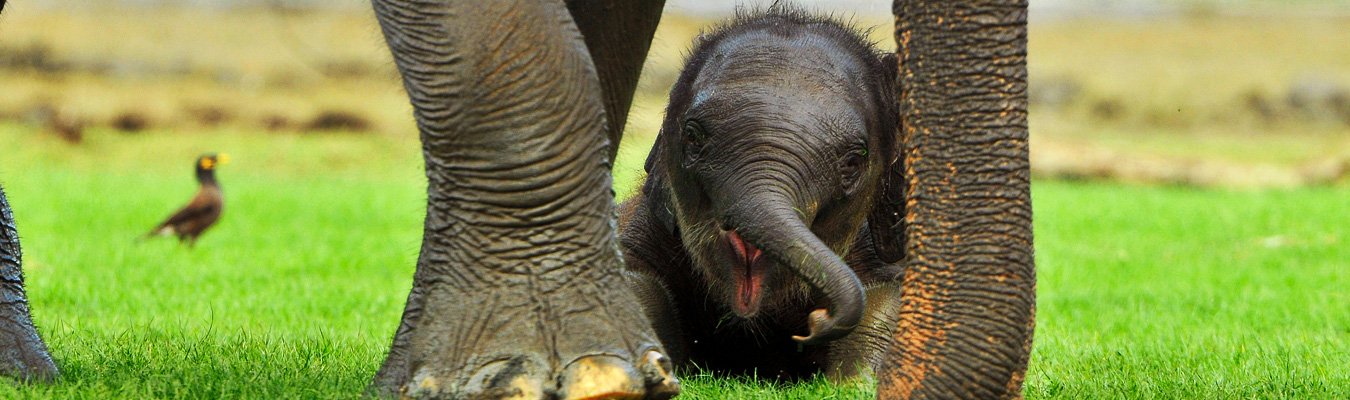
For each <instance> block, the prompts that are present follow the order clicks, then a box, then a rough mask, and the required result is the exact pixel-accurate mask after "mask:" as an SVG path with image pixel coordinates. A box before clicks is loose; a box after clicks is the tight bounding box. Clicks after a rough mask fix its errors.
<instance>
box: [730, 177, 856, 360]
mask: <svg viewBox="0 0 1350 400" xmlns="http://www.w3.org/2000/svg"><path fill="white" fill-rule="evenodd" d="M750 193H752V194H750V195H747V196H744V197H742V198H741V199H740V201H737V202H736V204H733V205H731V206H730V207H729V208H728V211H727V213H726V216H725V217H724V221H725V222H726V223H727V224H728V225H729V226H730V227H732V228H734V229H735V231H736V233H737V234H738V235H740V236H741V237H743V238H744V239H745V240H746V241H748V242H750V243H751V244H753V245H755V246H756V247H757V248H759V249H760V251H763V252H764V255H765V256H767V257H769V258H770V259H771V260H773V261H774V262H776V263H777V264H778V265H781V266H783V267H786V268H787V269H789V270H791V271H792V272H793V273H795V274H796V275H797V276H798V277H800V278H801V279H802V280H803V281H805V282H806V283H807V284H809V285H810V286H811V288H812V289H813V290H817V291H819V292H820V293H821V294H823V295H824V297H825V299H826V300H827V302H828V305H827V307H826V308H817V309H816V310H815V311H812V312H811V314H810V316H809V320H808V324H809V326H810V334H809V335H808V336H804V337H803V336H793V337H792V338H793V340H796V341H798V342H800V343H803V344H819V343H824V342H827V341H830V340H833V339H838V338H840V337H843V336H844V335H847V334H848V333H849V332H851V331H853V328H854V327H856V326H857V325H858V322H859V321H860V320H861V319H862V314H863V305H864V304H866V298H865V296H866V295H865V294H864V292H863V286H862V282H861V281H859V280H858V276H857V275H856V274H854V273H853V270H852V269H851V268H849V266H848V264H847V263H845V262H844V260H843V259H842V258H840V257H839V255H837V254H835V252H834V251H833V250H831V249H830V248H829V246H827V245H826V244H825V243H824V242H822V241H821V240H820V238H818V237H817V236H816V235H815V233H813V232H811V229H810V227H808V226H807V225H806V223H805V222H803V218H805V216H803V215H800V214H799V213H798V210H799V208H797V207H794V206H793V202H792V201H791V200H790V196H789V195H787V194H786V193H784V192H783V191H777V190H772V189H768V190H754V189H751V191H750Z"/></svg>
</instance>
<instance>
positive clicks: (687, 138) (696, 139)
mask: <svg viewBox="0 0 1350 400" xmlns="http://www.w3.org/2000/svg"><path fill="white" fill-rule="evenodd" d="M680 133H681V134H682V136H683V137H684V163H683V164H684V166H685V167H686V168H687V167H689V166H691V165H693V164H694V163H695V162H698V159H699V157H700V156H701V155H702V153H703V146H704V144H706V142H707V134H706V133H705V132H704V131H703V127H702V126H700V125H699V123H698V122H697V121H694V120H690V121H688V122H685V123H684V127H683V128H681V129H680Z"/></svg>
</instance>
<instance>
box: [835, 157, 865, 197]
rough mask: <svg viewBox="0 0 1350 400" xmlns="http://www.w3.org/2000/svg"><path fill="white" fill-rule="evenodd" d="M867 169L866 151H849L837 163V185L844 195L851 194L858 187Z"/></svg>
mask: <svg viewBox="0 0 1350 400" xmlns="http://www.w3.org/2000/svg"><path fill="white" fill-rule="evenodd" d="M866 169H867V149H865V148H859V149H855V150H850V151H849V152H847V153H845V154H844V158H843V159H841V160H840V161H839V177H840V180H839V183H840V185H841V186H842V187H843V189H844V193H845V194H852V193H853V191H854V190H856V189H857V187H858V181H860V180H861V177H862V174H863V172H864V170H866Z"/></svg>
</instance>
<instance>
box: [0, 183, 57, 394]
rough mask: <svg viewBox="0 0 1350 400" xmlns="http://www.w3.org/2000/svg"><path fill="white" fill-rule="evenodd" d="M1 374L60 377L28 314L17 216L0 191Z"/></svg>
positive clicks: (46, 377) (3, 192) (25, 376)
mask: <svg viewBox="0 0 1350 400" xmlns="http://www.w3.org/2000/svg"><path fill="white" fill-rule="evenodd" d="M0 375H4V376H9V377H15V378H18V379H21V380H50V379H52V378H55V377H56V375H57V370H56V364H55V363H53V362H52V356H51V355H49V354H48V353H47V345H46V344H45V343H43V342H42V338H41V337H39V336H38V333H37V328H36V327H34V326H33V319H32V317H30V316H29V314H28V297H27V296H25V295H24V291H23V252H22V250H21V249H20V248H19V233H18V229H17V228H16V227H15V226H14V215H13V214H12V213H11V212H10V209H9V200H8V199H6V198H5V190H4V189H3V188H0Z"/></svg>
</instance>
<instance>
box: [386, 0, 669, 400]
mask: <svg viewBox="0 0 1350 400" xmlns="http://www.w3.org/2000/svg"><path fill="white" fill-rule="evenodd" d="M374 4H375V11H376V15H377V16H378V17H379V20H380V25H381V27H382V29H383V31H384V36H385V39H386V41H387V42H388V44H389V47H390V49H391V51H392V52H393V54H394V59H395V62H396V63H397V65H398V67H399V71H400V72H401V74H402V76H403V81H404V87H405V89H407V92H408V95H409V96H410V97H411V99H412V104H413V108H414V110H415V116H416V119H417V123H418V128H419V131H420V132H421V138H422V147H423V156H424V158H425V161H426V173H427V178H428V189H427V192H428V193H427V195H428V199H427V203H428V204H427V216H426V222H425V225H424V233H423V244H422V251H421V255H420V257H419V259H418V264H417V272H416V273H415V274H414V277H413V290H412V293H411V294H410V295H409V299H408V304H407V306H406V308H405V311H404V321H403V322H402V324H401V325H400V328H399V330H398V332H397V333H396V334H395V335H396V337H395V339H394V343H393V346H392V347H393V348H392V349H391V350H390V353H389V355H390V356H389V358H388V359H386V362H385V364H384V366H383V367H382V368H381V369H380V372H379V373H378V374H377V376H376V378H375V382H374V389H376V391H377V392H378V393H381V394H395V393H397V394H402V395H406V396H410V397H437V398H439V397H448V398H554V397H557V398H564V399H567V398H613V397H624V398H636V397H644V396H645V397H668V396H671V395H673V394H675V393H676V392H677V390H678V383H677V382H676V381H675V380H674V378H673V377H671V376H670V375H669V361H668V360H667V359H666V358H665V356H664V355H662V350H661V349H660V347H659V343H658V342H657V340H656V336H655V335H654V334H653V333H652V330H651V326H650V323H649V322H648V321H647V320H646V318H645V317H644V316H643V314H642V311H641V310H640V309H639V306H638V301H637V299H636V298H635V296H634V295H633V293H632V292H631V291H629V290H628V289H627V287H626V286H625V281H624V278H623V276H622V275H621V274H622V269H621V268H622V267H621V263H620V257H619V250H618V245H617V241H616V239H615V230H614V217H615V214H614V201H613V200H614V199H613V194H612V192H611V190H610V186H611V183H610V175H609V172H610V171H609V169H608V166H609V165H610V163H611V159H610V158H609V154H612V152H611V146H612V144H611V143H610V142H609V140H607V135H606V119H605V113H604V105H603V100H602V95H601V89H600V82H599V79H598V77H597V75H596V71H595V67H594V65H593V64H592V62H591V60H590V56H589V54H588V53H587V49H586V46H585V44H584V43H583V39H582V37H581V35H580V33H579V32H578V31H577V28H576V26H575V24H574V23H573V21H572V18H571V16H570V14H569V13H568V10H567V8H566V6H565V5H564V4H563V3H562V2H561V1H556V0H555V1H551V2H550V1H530V0H519V1H451V2H442V1H398V0H376V1H375V2H374Z"/></svg>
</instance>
